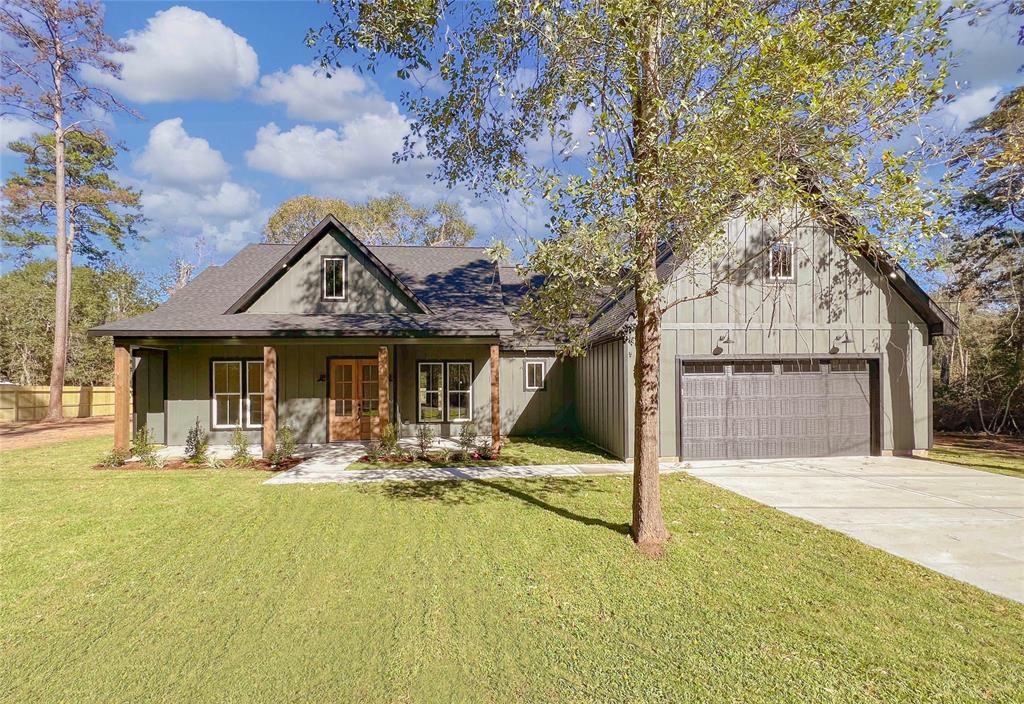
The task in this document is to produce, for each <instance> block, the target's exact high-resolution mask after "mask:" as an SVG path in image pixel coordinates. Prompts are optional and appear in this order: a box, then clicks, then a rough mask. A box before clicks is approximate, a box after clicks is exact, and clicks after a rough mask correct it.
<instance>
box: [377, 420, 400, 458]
mask: <svg viewBox="0 0 1024 704" xmlns="http://www.w3.org/2000/svg"><path fill="white" fill-rule="evenodd" d="M380 447H381V452H382V454H385V455H392V454H394V453H396V452H398V426H396V425H395V424H394V423H385V424H384V425H383V427H381V429H380Z"/></svg>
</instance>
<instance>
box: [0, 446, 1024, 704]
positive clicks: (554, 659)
mask: <svg viewBox="0 0 1024 704" xmlns="http://www.w3.org/2000/svg"><path fill="white" fill-rule="evenodd" d="M108 445H109V439H105V438H98V439H90V440H83V441H76V442H73V443H68V444H64V445H55V446H51V447H47V448H41V449H36V450H24V451H12V452H4V453H0V603H2V604H3V608H2V609H0V662H2V663H3V673H4V674H3V677H2V680H0V681H2V683H3V685H2V687H0V699H2V701H5V702H38V701H42V702H56V701H69V702H155V701H159V702H209V701H232V702H249V701H254V702H275V703H276V702H282V701H289V702H294V701H353V702H355V701H358V702H432V701H442V702H456V701H458V702H462V701H467V702H476V701H487V702H503V703H510V702H520V701H531V702H553V701H558V702H625V701H628V702H708V701H729V702H745V703H753V702H780V701H794V702H797V701H799V702H865V701H870V702H894V701H896V702H925V701H927V702H970V701H987V702H988V701H999V702H1019V701H1021V700H1022V699H1024V649H1022V648H1021V643H1024V607H1022V606H1021V605H1019V604H1015V603H1012V602H1009V601H1006V600H1004V599H1000V598H998V597H995V596H992V595H989V594H986V593H984V592H982V591H980V590H978V589H975V588H973V587H970V586H968V585H965V584H962V583H959V582H956V581H954V580H951V579H949V578H946V577H944V576H942V575H939V574H937V573H934V572H931V571H929V570H927V569H924V568H922V567H919V566H916V565H914V564H911V563H908V562H905V561H902V560H899V559H897V558H894V557H891V556H889V555H887V554H885V553H882V552H880V551H877V550H873V549H871V548H868V547H866V546H864V545H862V544H860V543H857V542H855V541H853V540H851V539H849V538H846V537H844V536H842V535H839V534H837V533H832V532H829V531H826V530H824V529H821V528H818V527H816V526H814V525H812V524H810V523H806V522H803V521H800V520H799V519H796V518H793V517H790V516H787V515H785V514H782V513H779V512H777V511H774V510H772V509H768V508H766V507H763V506H760V505H757V504H755V503H752V502H750V501H748V500H745V499H742V498H740V497H737V496H735V495H733V494H730V493H728V492H725V491H723V490H720V489H717V488H715V487H712V486H710V485H707V484H704V483H701V482H699V481H697V480H695V479H692V478H689V477H687V476H685V475H672V476H668V477H666V478H665V479H664V480H663V498H664V506H665V513H666V518H667V521H668V523H669V526H670V528H671V530H672V531H673V533H674V539H673V540H672V541H671V542H670V544H669V546H668V548H667V551H666V554H665V556H664V557H663V558H661V559H657V560H652V559H648V558H645V557H643V556H642V555H640V554H638V552H637V551H636V550H635V549H634V548H633V547H632V546H631V544H630V542H629V539H628V538H627V537H626V535H625V531H626V526H625V525H624V521H626V520H627V517H628V515H629V505H630V504H629V497H630V478H629V477H590V478H578V479H547V480H536V481H506V482H497V481H488V482H458V483H423V484H414V483H397V484H390V485H348V486H340V485H289V486H262V485H261V482H262V481H263V480H264V479H266V477H267V474H266V473H261V472H256V471H238V470H187V471H180V470H179V471H172V470H164V471H140V470H132V471H123V470H102V471H101V470H93V469H91V468H90V465H91V464H92V463H93V462H95V460H96V459H97V458H98V457H99V456H100V454H101V453H102V452H103V450H104V449H106V448H107V447H108Z"/></svg>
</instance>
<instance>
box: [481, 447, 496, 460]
mask: <svg viewBox="0 0 1024 704" xmlns="http://www.w3.org/2000/svg"><path fill="white" fill-rule="evenodd" d="M476 454H477V455H479V456H480V459H482V460H495V459H498V453H497V452H495V451H494V449H493V448H492V447H491V444H490V443H484V444H482V445H478V446H477V448H476Z"/></svg>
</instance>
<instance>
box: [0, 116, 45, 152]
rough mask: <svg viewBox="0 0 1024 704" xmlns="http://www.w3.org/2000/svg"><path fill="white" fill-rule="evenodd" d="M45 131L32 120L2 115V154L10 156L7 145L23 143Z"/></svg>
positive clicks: (0, 148) (0, 135)
mask: <svg viewBox="0 0 1024 704" xmlns="http://www.w3.org/2000/svg"><path fill="white" fill-rule="evenodd" d="M45 131H46V130H45V129H44V128H43V127H41V126H39V125H37V124H36V123H34V122H32V121H31V120H26V119H24V118H21V117H14V116H13V115H0V153H3V154H10V153H11V151H10V150H8V149H7V145H9V144H10V143H11V142H23V141H25V140H26V139H28V138H29V137H31V136H32V135H34V134H39V133H40V132H45Z"/></svg>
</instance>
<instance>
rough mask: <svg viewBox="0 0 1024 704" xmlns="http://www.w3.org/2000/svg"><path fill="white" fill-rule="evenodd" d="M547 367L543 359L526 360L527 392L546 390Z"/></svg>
mask: <svg viewBox="0 0 1024 704" xmlns="http://www.w3.org/2000/svg"><path fill="white" fill-rule="evenodd" d="M545 366H546V365H545V363H544V360H543V359H528V360H526V390H527V391H542V390H543V389H544V376H545V374H544V373H545V371H546V369H545Z"/></svg>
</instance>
